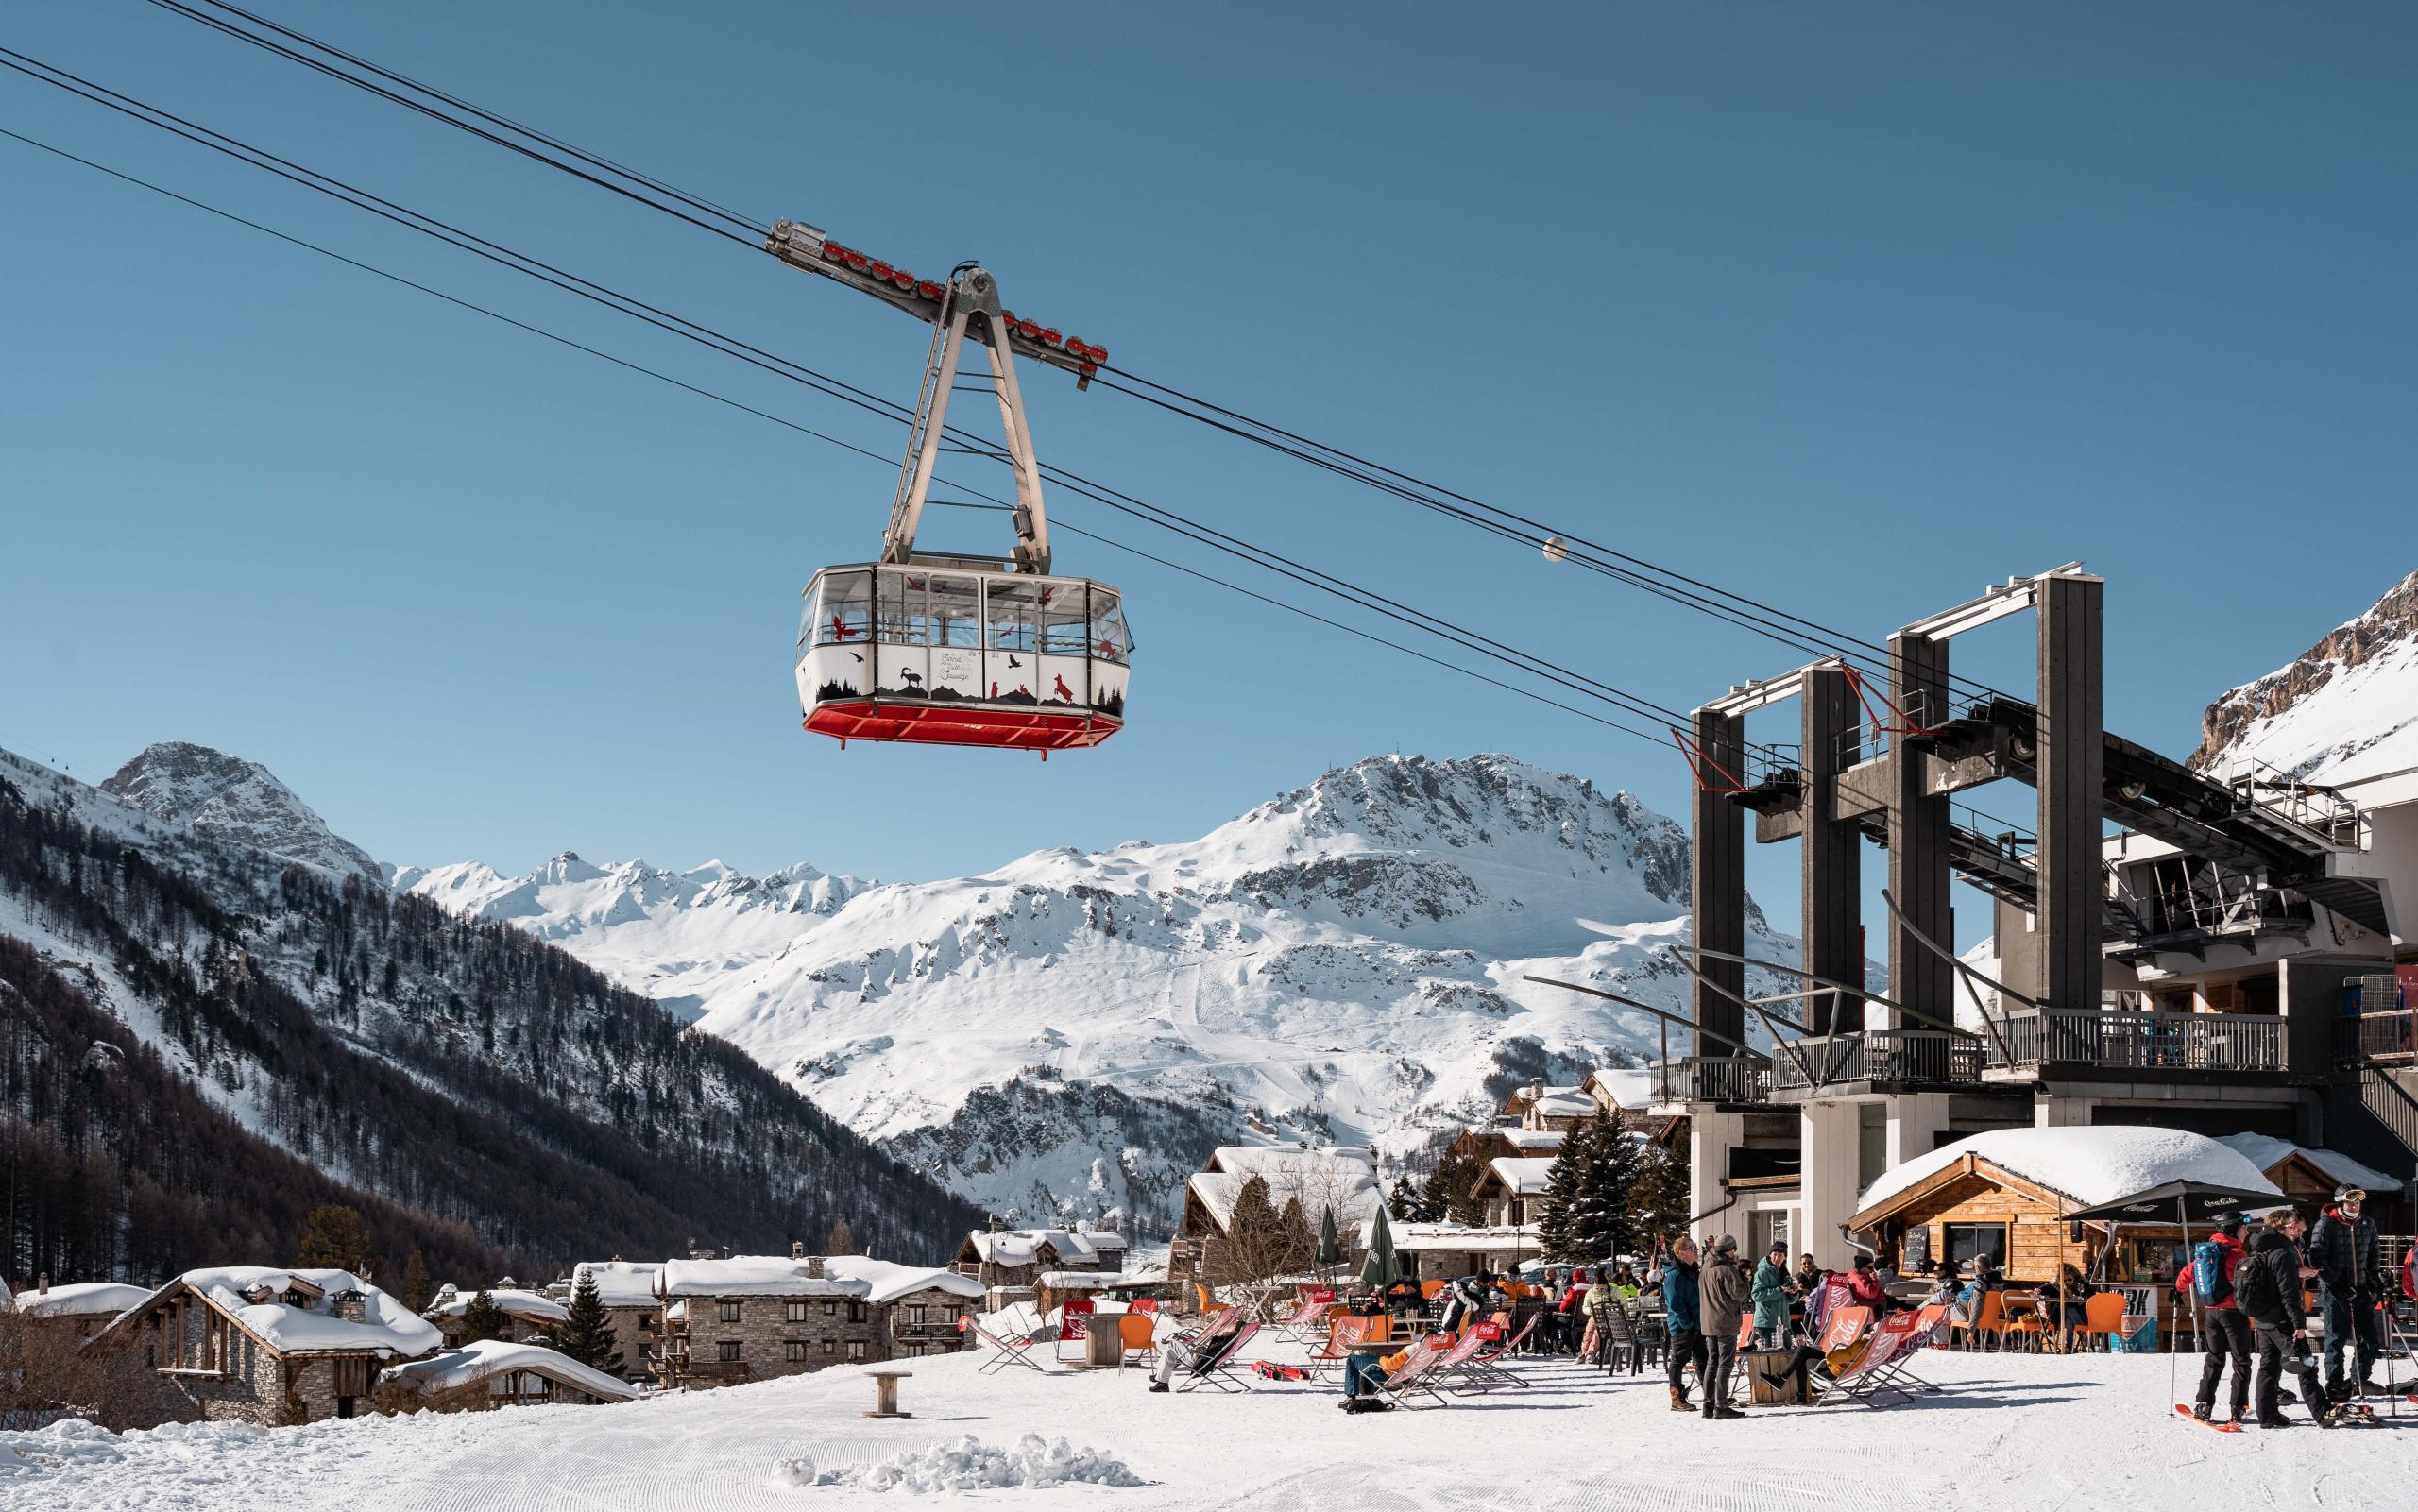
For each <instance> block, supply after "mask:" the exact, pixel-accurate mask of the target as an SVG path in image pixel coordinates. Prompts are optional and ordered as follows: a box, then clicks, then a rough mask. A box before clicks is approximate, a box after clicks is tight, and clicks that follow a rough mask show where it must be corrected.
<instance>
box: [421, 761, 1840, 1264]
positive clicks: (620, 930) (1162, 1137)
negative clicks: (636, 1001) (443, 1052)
mask: <svg viewBox="0 0 2418 1512" xmlns="http://www.w3.org/2000/svg"><path fill="white" fill-rule="evenodd" d="M394 880H395V882H396V885H398V886H401V887H408V888H412V889H415V890H417V891H419V892H425V893H427V894H429V895H430V896H432V897H434V898H437V899H439V900H440V901H442V902H444V903H446V904H447V905H448V906H449V907H453V908H456V909H462V910H463V911H466V912H475V913H481V914H484V915H486V916H490V917H496V918H503V919H509V920H511V921H513V922H514V923H516V924H518V925H519V926H522V927H524V928H528V929H530V930H532V931H534V932H536V933H538V934H541V935H543V936H545V937H546V938H547V939H549V940H552V941H553V942H554V943H558V944H560V945H562V946H563V947H564V948H566V949H569V950H570V951H572V952H573V953H575V954H577V955H579V956H581V957H582V958H583V959H585V960H588V961H589V962H590V963H592V964H594V965H596V966H598V967H600V968H601V969H604V970H606V971H608V972H611V973H613V974H614V975H616V976H617V977H620V978H621V979H622V981H624V982H626V983H628V984H630V985H632V986H634V987H638V988H640V989H642V990H644V991H647V992H650V993H653V994H656V996H657V997H658V998H660V999H664V1000H667V1001H673V1002H677V1003H679V1004H680V1005H681V1006H683V1007H684V1008H687V1009H692V1010H693V1011H696V1012H697V1013H698V1015H699V1016H698V1020H697V1023H698V1027H699V1028H701V1029H703V1030H705V1031H707V1032H710V1033H713V1034H717V1035H720V1036H722V1037H724V1038H725V1039H727V1040H730V1041H731V1042H733V1043H734V1044H737V1045H741V1047H743V1048H745V1049H746V1050H747V1051H748V1052H749V1053H751V1054H752V1055H754V1056H755V1057H756V1058H757V1059H758V1060H759V1061H760V1062H763V1063H765V1064H766V1065H768V1066H770V1067H772V1068H773V1069H774V1070H775V1071H776V1072H777V1073H778V1074H780V1075H782V1076H784V1077H787V1078H789V1079H791V1080H792V1081H793V1082H794V1083H795V1084H796V1085H797V1086H798V1087H799V1088H800V1089H801V1090H803V1091H805V1092H806V1093H808V1094H809V1096H812V1097H813V1098H814V1099H815V1100H816V1101H817V1102H819V1103H821V1104H823V1105H824V1106H825V1107H826V1108H827V1109H829V1110H830V1111H831V1112H832V1113H835V1114H837V1115H839V1116H840V1117H842V1118H843V1119H845V1120H847V1121H848V1122H849V1123H850V1124H851V1125H852V1126H853V1127H855V1128H857V1129H859V1130H863V1131H864V1132H866V1133H868V1134H871V1135H873V1136H875V1137H877V1138H880V1139H883V1140H885V1141H887V1142H889V1143H890V1144H891V1146H892V1147H893V1148H894V1149H896V1150H898V1151H899V1152H900V1153H902V1154H903V1155H905V1156H907V1157H908V1158H909V1159H910V1160H911V1161H912V1162H914V1163H916V1164H922V1165H925V1166H927V1167H928V1168H930V1169H932V1170H933V1171H934V1173H935V1174H937V1175H939V1176H941V1177H942V1179H944V1180H945V1181H948V1182H950V1183H951V1184H952V1185H954V1186H956V1187H957V1189H958V1190H960V1191H961V1192H963V1193H965V1194H966V1195H967V1196H969V1197H972V1198H975V1199H977V1200H978V1201H981V1202H983V1203H985V1204H986V1205H988V1206H991V1207H994V1208H997V1209H1002V1210H1008V1211H1013V1212H1014V1213H1016V1214H1018V1215H1022V1216H1026V1217H1030V1218H1033V1219H1035V1220H1039V1219H1043V1218H1046V1217H1050V1216H1059V1217H1073V1216H1084V1217H1095V1218H1114V1217H1116V1216H1119V1215H1124V1216H1127V1217H1130V1218H1133V1219H1135V1220H1136V1221H1138V1222H1139V1223H1140V1225H1141V1226H1142V1227H1143V1228H1145V1229H1148V1228H1150V1227H1152V1225H1153V1222H1154V1221H1155V1223H1156V1224H1158V1225H1162V1226H1163V1225H1164V1224H1165V1223H1166V1222H1167V1221H1169V1220H1170V1219H1171V1218H1172V1216H1173V1209H1174V1205H1175V1202H1176V1201H1177V1200H1178V1193H1179V1191H1180V1188H1181V1183H1182V1180H1183V1176H1184V1175H1185V1174H1187V1173H1188V1172H1189V1171H1190V1170H1191V1169H1193V1168H1194V1167H1195V1165H1196V1164H1197V1162H1198V1160H1199V1158H1200V1156H1201V1155H1203V1154H1205V1153H1206V1150H1207V1148H1208V1147H1209V1146H1211V1145H1214V1144H1219V1143H1227V1144H1231V1143H1247V1142H1252V1141H1255V1140H1261V1139H1307V1140H1312V1141H1314V1142H1328V1141H1333V1142H1337V1143H1344V1144H1374V1145H1377V1146H1379V1147H1381V1148H1385V1149H1388V1150H1397V1151H1398V1150H1403V1149H1407V1148H1410V1147H1415V1146H1417V1145H1419V1144H1421V1143H1422V1141H1423V1140H1424V1139H1425V1138H1427V1137H1428V1136H1429V1135H1430V1134H1432V1133H1433V1132H1434V1131H1435V1130H1439V1129H1443V1128H1448V1127H1451V1126H1453V1125H1455V1124H1456V1123H1457V1122H1462V1121H1466V1120H1467V1119H1469V1118H1471V1117H1473V1116H1478V1115H1481V1114H1482V1113H1484V1112H1485V1111H1487V1110H1488V1109H1489V1108H1490V1105H1491V1104H1492V1103H1493V1102H1494V1101H1495V1100H1496V1099H1497V1098H1498V1097H1499V1096H1500V1092H1501V1089H1502V1088H1503V1086H1504V1085H1506V1084H1507V1082H1508V1081H1510V1080H1512V1079H1518V1080H1525V1079H1528V1077H1530V1076H1532V1075H1543V1076H1546V1077H1548V1078H1549V1079H1553V1080H1555V1081H1557V1082H1565V1083H1566V1082H1568V1081H1570V1080H1573V1079H1575V1078H1576V1077H1578V1076H1580V1075H1583V1074H1584V1072H1585V1071H1586V1070H1588V1069H1591V1068H1592V1067H1593V1066H1595V1065H1598V1064H1606V1063H1624V1062H1635V1061H1636V1060H1638V1059H1639V1058H1642V1057H1651V1056H1653V1055H1655V1054H1657V1053H1659V1051H1660V1047H1661V1045H1662V1043H1663V1031H1662V1025H1661V1024H1660V1021H1658V1020H1656V1019H1654V1018H1652V1017H1651V1016H1650V1015H1647V1014H1643V1013H1637V1012H1632V1011H1625V1010H1621V1009H1618V1008H1616V1007H1614V1006H1613V1005H1611V1004H1609V1003H1608V1002H1606V1001H1604V1000H1603V999H1600V998H1591V997H1586V996H1582V995H1580V994H1574V993H1568V992H1562V991H1558V990H1556V989H1553V988H1550V987H1541V986H1537V985H1534V984H1532V983H1529V982H1526V981H1524V980H1523V978H1524V977H1526V976H1529V975H1537V976H1542V977H1558V978H1562V979H1567V980H1575V981H1584V982H1591V983H1594V984H1597V985H1601V986H1607V987H1610V988H1612V989H1614V990H1616V991H1620V992H1623V993H1626V994H1630V995H1633V996H1636V997H1639V998H1641V999H1643V1000H1644V1001H1646V1002H1649V1003H1653V1004H1656V1005H1660V1006H1674V1007H1676V1006H1677V1005H1679V1004H1681V1003H1682V1002H1683V1001H1684V1000H1685V998H1686V995H1687V978H1686V976H1685V973H1684V972H1683V971H1682V970H1681V969H1680V968H1679V967H1678V966H1677V965H1676V964H1675V963H1673V962H1672V961H1671V960H1669V959H1668V958H1667V956H1666V955H1665V954H1664V953H1665V952H1666V951H1667V950H1668V949H1669V947H1671V946H1674V945H1677V944H1682V943H1685V942H1686V940H1687V938H1688V903H1689V899H1688V849H1687V838H1686V835H1685V833H1684V832H1683V831H1682V830H1681V829H1680V828H1679V826H1678V825H1677V824H1673V823H1672V822H1671V821H1670V820H1668V819H1666V818H1663V817H1662V816H1660V815H1659V814H1656V813H1654V812H1653V811H1652V810H1650V809H1648V808H1646V807H1644V806H1643V804H1641V803H1640V802H1638V801H1637V799H1635V798H1634V797H1632V796H1630V795H1629V794H1628V793H1626V792H1606V791H1603V790H1599V789H1597V788H1596V787H1595V786H1594V785H1593V784H1592V783H1590V782H1588V781H1585V780H1583V779H1580V778H1576V777H1570V776H1563V775H1560V774H1558V773H1549V772H1544V771H1541V770H1540V769H1538V768H1536V767H1532V766H1529V765H1527V764H1525V763H1524V762H1520V761H1517V760H1514V759H1512V758H1510V757H1508V756H1471V757H1467V758H1464V759H1459V760H1451V761H1434V760H1428V759H1424V758H1422V757H1418V756H1377V757H1372V758H1371V759H1369V760H1365V761H1361V762H1359V763H1357V764H1355V765H1353V766H1350V767H1346V768H1342V769H1339V770H1337V771H1334V772H1329V773H1326V774H1325V775H1323V776H1321V777H1320V778H1319V779H1318V780H1317V781H1315V782H1312V783H1310V784H1309V785H1307V786H1306V787H1303V788H1301V789H1298V790H1294V791H1292V792H1289V793H1286V794H1284V795H1282V796H1280V797H1278V798H1275V799H1273V800H1271V801H1269V802H1268V803H1265V804H1262V805H1261V806H1260V807H1256V808H1254V809H1252V811H1250V812H1249V813H1247V814H1244V815H1243V816H1241V817H1240V818H1238V819H1235V820H1234V821H1232V822H1231V823H1229V824H1223V825H1220V826H1219V827H1218V828H1217V829H1215V830H1213V831H1211V832H1210V833H1209V834H1207V835H1205V836H1203V837H1201V838H1200V839H1199V840H1194V841H1183V842H1180V843H1171V844H1146V843H1141V842H1133V843H1129V844H1124V845H1119V846H1116V847H1114V848H1112V849H1109V850H1105V851H1098V852H1084V851H1078V850H1073V849H1053V850H1044V851H1038V852H1035V853H1033V854H1031V855H1029V856H1025V857H1022V858H1018V859H1015V860H1013V861H1010V862H1008V863H1007V864H1005V865H1003V866H1001V867H999V868H997V869H996V870H994V871H991V872H988V873H986V874H984V875H979V876H970V877H960V878H954V879H949V880H945V881H935V882H915V883H898V884H891V885H886V886H876V885H869V884H864V883H860V882H857V881H855V880H854V879H851V878H841V877H826V876H825V875H823V874H821V873H819V872H815V871H813V870H812V869H811V868H793V869H792V870H791V871H789V872H785V873H782V874H778V875H776V876H775V877H768V878H763V879H749V878H742V877H733V876H730V875H725V874H724V873H723V872H722V871H720V870H719V869H714V870H711V871H709V872H707V873H702V874H699V873H689V874H674V873H670V872H664V871H659V870H656V869H655V868H651V867H647V866H645V865H644V864H643V863H632V864H630V865H627V866H621V867H612V868H602V867H596V866H591V865H587V863H584V862H579V861H577V860H576V859H575V858H557V860H556V861H555V862H554V863H553V864H551V865H550V866H549V867H548V868H547V869H545V870H544V871H541V872H540V873H538V874H536V875H532V876H529V877H523V878H518V879H506V878H503V877H500V876H497V875H495V874H494V873H493V872H492V871H490V870H488V869H486V868H485V867H481V866H477V865H476V864H475V863H472V864H470V865H460V866H449V867H439V868H435V869H433V870H419V869H414V868H404V869H401V870H400V871H398V872H397V873H396V874H395V877H394ZM1750 932H1751V934H1752V939H1751V940H1750V942H1749V946H1748V950H1749V953H1750V954H1755V955H1759V956H1765V957H1768V958H1769V959H1773V960H1779V961H1782V962H1789V961H1793V960H1795V959H1796V945H1795V943H1794V942H1793V941H1792V940H1790V939H1787V938H1785V937H1779V936H1775V935H1773V934H1771V933H1769V932H1768V931H1766V930H1765V929H1764V927H1763V925H1762V917H1761V915H1760V914H1757V915H1755V916H1754V917H1753V919H1752V920H1751V922H1750ZM1764 985H1765V986H1766V988H1767V990H1772V991H1778V990H1781V984H1780V983H1779V981H1778V980H1777V979H1773V980H1772V981H1770V982H1768V983H1766V984H1764ZM1679 1039H1680V1041H1681V1042H1683V1041H1684V1035H1681V1036H1679ZM1677 1048H1678V1049H1679V1050H1680V1051H1684V1050H1685V1048H1686V1046H1685V1045H1684V1043H1680V1044H1679V1045H1677ZM1101 1085H1105V1086H1106V1087H1108V1088H1110V1089H1113V1091H1114V1093H1115V1099H1116V1100H1115V1101H1113V1102H1112V1103H1109V1104H1105V1105H1104V1104H1103V1103H1102V1102H1101V1100H1100V1099H1099V1097H1098V1096H1095V1095H1093V1094H1092V1093H1089V1092H1084V1093H1080V1094H1078V1093H1074V1092H1070V1091H1069V1090H1068V1089H1070V1088H1072V1089H1080V1088H1097V1087H1099V1086H1101Z"/></svg>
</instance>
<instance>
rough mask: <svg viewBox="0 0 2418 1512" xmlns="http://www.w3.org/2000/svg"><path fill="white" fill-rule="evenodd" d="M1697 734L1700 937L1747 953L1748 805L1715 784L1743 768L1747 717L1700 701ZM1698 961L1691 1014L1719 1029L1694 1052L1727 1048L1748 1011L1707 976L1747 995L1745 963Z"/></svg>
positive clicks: (1695, 863)
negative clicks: (1704, 705)
mask: <svg viewBox="0 0 2418 1512" xmlns="http://www.w3.org/2000/svg"><path fill="white" fill-rule="evenodd" d="M1695 742H1696V751H1697V759H1698V760H1699V761H1700V762H1701V763H1703V770H1702V772H1701V773H1700V778H1699V780H1698V781H1697V783H1696V790H1695V805H1694V809H1693V810H1692V811H1691V814H1690V823H1689V825H1688V851H1689V857H1688V859H1689V892H1690V894H1691V903H1692V905H1693V907H1694V927H1695V942H1696V943H1698V944H1700V945H1702V946H1704V947H1705V948H1706V949H1708V950H1721V951H1727V952H1728V953H1729V954H1730V955H1733V956H1736V955H1743V954H1745V949H1746V810H1745V809H1744V808H1742V807H1739V806H1738V805H1737V804H1736V803H1734V802H1732V801H1731V800H1730V798H1729V796H1728V794H1726V793H1723V792H1720V791H1717V789H1719V788H1721V787H1723V786H1725V785H1726V784H1725V781H1724V778H1723V775H1722V774H1723V773H1728V774H1729V775H1730V776H1733V777H1741V778H1743V776H1744V773H1745V720H1744V719H1742V718H1740V717H1739V716H1738V715H1735V714H1724V713H1720V712H1717V711H1715V710H1711V709H1698V710H1696V712H1695ZM1695 968H1696V970H1697V972H1698V973H1700V974H1701V975H1700V977H1698V978H1696V979H1695V980H1694V1001H1693V1018H1694V1022H1695V1023H1696V1024H1697V1025H1699V1026H1701V1027H1702V1028H1707V1029H1710V1030H1711V1031H1712V1035H1717V1036H1720V1038H1713V1037H1712V1035H1701V1034H1700V1035H1697V1036H1695V1040H1696V1046H1695V1053H1696V1054H1698V1055H1700V1056H1726V1055H1728V1054H1729V1053H1730V1050H1731V1045H1732V1042H1735V1041H1742V1040H1744V1039H1745V1037H1746V1024H1745V1013H1746V1011H1745V1009H1743V1008H1741V1007H1739V1006H1738V1004H1737V1003H1736V1002H1735V1001H1734V1000H1732V999H1730V998H1727V997H1724V996H1722V995H1721V994H1719V993H1717V992H1715V991H1713V989H1712V987H1711V985H1708V982H1711V983H1718V984H1719V985H1720V986H1722V987H1726V988H1728V990H1729V991H1730V992H1732V993H1737V994H1741V995H1743V994H1745V988H1746V969H1745V967H1744V966H1741V965H1740V964H1738V962H1736V961H1734V960H1713V959H1712V958H1711V957H1709V956H1698V957H1697V958H1696V959H1695Z"/></svg>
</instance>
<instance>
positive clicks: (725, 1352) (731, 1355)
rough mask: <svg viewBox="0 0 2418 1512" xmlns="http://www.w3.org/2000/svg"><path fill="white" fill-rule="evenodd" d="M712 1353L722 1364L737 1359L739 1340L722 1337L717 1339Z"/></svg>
mask: <svg viewBox="0 0 2418 1512" xmlns="http://www.w3.org/2000/svg"><path fill="white" fill-rule="evenodd" d="M714 1354H715V1357H716V1358H717V1359H720V1360H722V1361H723V1362H724V1364H727V1363H729V1362H730V1361H732V1360H736V1359H738V1358H739V1341H738V1340H737V1339H722V1340H719V1341H717V1342H716V1343H715V1345H714Z"/></svg>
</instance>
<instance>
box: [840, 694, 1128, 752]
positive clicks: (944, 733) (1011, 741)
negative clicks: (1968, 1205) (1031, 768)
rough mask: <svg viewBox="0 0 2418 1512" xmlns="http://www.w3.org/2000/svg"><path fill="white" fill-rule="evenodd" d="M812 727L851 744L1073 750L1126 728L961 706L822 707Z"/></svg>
mask: <svg viewBox="0 0 2418 1512" xmlns="http://www.w3.org/2000/svg"><path fill="white" fill-rule="evenodd" d="M806 727H807V728H808V729H809V730H811V731H813V732H814V733H815V734H817V735H828V736H831V737H832V738H834V739H837V740H839V741H840V743H841V744H843V745H845V744H846V743H847V742H848V741H850V740H907V741H912V742H913V743H915V744H917V745H979V746H988V747H990V748H992V749H994V750H999V751H1042V752H1048V751H1067V750H1073V749H1076V748H1078V747H1081V746H1086V745H1098V744H1099V743H1100V742H1101V741H1102V740H1105V739H1108V738H1109V737H1110V736H1112V735H1115V733H1116V732H1117V731H1119V730H1121V729H1123V728H1124V727H1125V725H1124V722H1123V721H1120V720H1112V719H1105V718H1102V717H1101V716H1100V715H1098V714H1053V713H1050V712H1048V711H1047V710H1044V709H997V708H970V707H967V706H965V705H957V704H879V703H875V702H873V701H872V700H870V699H868V700H866V701H864V702H862V703H850V704H820V705H816V706H815V709H814V712H812V713H811V714H809V715H808V716H807V717H806Z"/></svg>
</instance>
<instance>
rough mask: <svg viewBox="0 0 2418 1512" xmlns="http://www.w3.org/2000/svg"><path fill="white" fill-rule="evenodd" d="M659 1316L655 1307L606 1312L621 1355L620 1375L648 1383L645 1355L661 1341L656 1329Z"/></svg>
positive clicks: (606, 1318)
mask: <svg viewBox="0 0 2418 1512" xmlns="http://www.w3.org/2000/svg"><path fill="white" fill-rule="evenodd" d="M660 1316H661V1313H660V1311H659V1310H658V1309H656V1308H653V1307H608V1308H606V1309H605V1321H606V1322H607V1323H608V1324H610V1325H611V1327H612V1330H613V1348H614V1349H616V1350H618V1351H621V1354H622V1369H621V1374H622V1376H624V1377H626V1378H627V1379H629V1380H632V1381H642V1380H644V1379H646V1373H647V1370H646V1351H649V1350H651V1349H654V1348H655V1347H656V1343H657V1342H658V1341H659V1340H660V1339H661V1337H662V1335H661V1334H660V1333H658V1332H657V1331H656V1318H657V1317H660Z"/></svg>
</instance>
